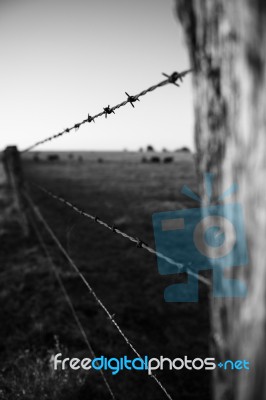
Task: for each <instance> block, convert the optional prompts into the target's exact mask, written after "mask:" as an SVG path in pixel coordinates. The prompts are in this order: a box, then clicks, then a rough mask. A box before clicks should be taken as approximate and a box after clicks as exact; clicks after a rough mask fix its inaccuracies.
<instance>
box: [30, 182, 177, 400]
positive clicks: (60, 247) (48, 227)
mask: <svg viewBox="0 0 266 400" xmlns="http://www.w3.org/2000/svg"><path fill="white" fill-rule="evenodd" d="M23 194H24V196H25V198H26V200H27V202H28V204H29V206H30V207H31V209H32V210H33V212H34V214H35V215H36V217H37V218H38V219H39V221H40V222H42V224H43V226H44V228H45V229H46V231H47V233H49V235H50V236H51V238H52V239H53V241H54V242H55V244H56V245H57V247H58V248H59V250H60V251H61V253H62V254H63V255H64V256H65V258H66V259H67V260H68V262H69V264H70V265H71V266H72V268H73V269H74V270H75V271H76V273H77V274H78V275H79V277H80V278H81V280H82V281H83V282H84V284H85V285H86V287H87V288H88V290H89V292H90V293H91V295H92V296H93V297H94V299H95V300H96V302H97V303H98V304H99V306H100V307H101V308H102V309H103V310H104V312H105V313H106V315H107V316H108V318H109V319H110V321H111V322H112V323H113V325H114V326H115V327H116V329H117V330H118V332H119V333H120V335H121V336H122V338H123V339H124V341H125V342H126V343H127V345H128V346H129V347H130V348H131V350H132V351H133V352H134V353H135V354H136V355H137V357H138V358H141V359H143V358H142V357H141V355H140V354H139V353H138V351H137V350H136V349H135V347H134V346H133V345H132V344H131V342H130V341H129V339H128V338H127V336H126V335H125V334H124V332H123V331H122V329H121V328H120V326H119V325H118V323H117V322H116V321H115V319H114V317H113V316H112V314H111V313H110V312H109V311H108V309H107V307H106V306H105V305H104V304H103V302H102V301H101V300H100V299H99V297H98V296H97V294H96V293H95V291H94V290H93V289H92V287H91V285H90V284H89V282H88V281H87V279H86V278H85V276H84V275H83V274H82V272H81V271H80V270H79V268H78V267H77V265H76V264H75V263H74V261H73V260H72V258H71V257H70V256H69V254H68V253H67V251H66V250H65V248H64V247H63V246H62V244H61V242H60V241H59V239H58V238H57V237H56V235H55V233H54V232H53V230H52V229H51V228H50V226H49V225H48V223H47V222H46V221H45V219H44V217H43V216H42V214H41V212H40V210H39V208H38V207H37V206H36V205H35V204H34V203H33V200H32V199H31V196H30V195H29V193H28V192H27V191H26V190H24V191H23ZM150 376H151V378H153V379H154V380H155V382H156V383H157V385H158V386H159V387H160V388H161V390H162V391H163V392H164V394H165V396H166V397H167V398H168V399H169V400H173V398H172V397H171V395H170V394H169V393H168V391H167V390H166V388H165V387H164V386H163V384H162V383H161V382H160V381H159V379H158V378H157V377H156V376H155V375H154V374H151V375H150Z"/></svg>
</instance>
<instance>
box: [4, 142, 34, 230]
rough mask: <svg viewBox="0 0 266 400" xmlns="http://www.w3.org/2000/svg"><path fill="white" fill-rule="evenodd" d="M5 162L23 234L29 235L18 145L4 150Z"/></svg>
mask: <svg viewBox="0 0 266 400" xmlns="http://www.w3.org/2000/svg"><path fill="white" fill-rule="evenodd" d="M3 163H4V168H5V172H6V175H7V181H8V184H9V186H10V187H11V190H12V200H13V206H14V208H15V209H16V211H17V213H18V217H19V222H20V225H21V228H22V232H23V235H24V236H25V237H27V236H28V235H29V224H28V219H27V215H26V207H25V200H24V197H23V195H22V191H23V188H24V179H23V171H22V166H21V162H20V153H19V151H18V149H17V147H16V146H8V147H7V148H6V149H5V150H4V157H3Z"/></svg>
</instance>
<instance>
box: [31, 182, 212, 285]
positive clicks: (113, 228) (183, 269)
mask: <svg viewBox="0 0 266 400" xmlns="http://www.w3.org/2000/svg"><path fill="white" fill-rule="evenodd" d="M29 183H30V184H32V185H34V186H35V187H36V188H37V189H39V190H41V191H42V192H43V193H45V194H46V195H48V196H49V197H51V198H53V199H55V200H57V201H59V202H61V203H62V204H64V205H65V206H67V207H69V208H70V209H71V210H73V211H75V212H76V213H78V214H79V215H81V216H83V217H85V218H88V219H90V220H92V221H94V222H95V223H98V224H99V225H102V226H103V227H105V228H106V229H108V230H110V231H111V232H113V233H116V234H118V235H120V236H122V237H124V238H125V239H127V240H129V241H131V242H133V243H135V244H136V247H137V248H142V249H145V250H146V251H148V252H149V253H151V254H153V255H155V256H157V257H158V258H161V259H163V260H164V261H166V262H168V263H169V264H171V265H174V266H175V267H176V268H177V272H179V273H181V272H184V273H187V274H188V275H191V276H194V277H195V278H197V279H198V280H199V281H201V282H202V283H204V284H205V285H207V286H211V282H210V281H209V280H208V279H207V278H205V277H203V276H200V275H198V274H196V273H195V272H193V271H192V270H191V269H190V268H188V267H187V266H184V265H183V264H180V263H177V262H176V261H174V260H173V259H172V258H170V257H167V256H166V255H165V254H162V253H160V252H158V251H156V250H154V249H153V248H152V247H150V246H148V245H147V244H146V243H145V242H144V241H142V240H141V239H139V238H138V237H133V236H131V235H129V234H127V233H126V232H123V231H121V230H120V229H119V228H117V227H116V226H114V225H110V224H109V223H107V222H105V221H103V220H101V219H100V218H99V217H98V216H95V215H92V214H89V213H87V212H85V211H83V210H81V209H80V208H78V207H77V206H75V205H74V204H72V203H70V202H69V201H68V200H65V199H64V198H63V197H61V196H57V195H56V194H54V193H52V192H50V191H49V190H47V189H45V188H44V187H43V186H40V185H38V184H36V183H33V182H29Z"/></svg>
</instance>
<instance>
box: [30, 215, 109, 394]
mask: <svg viewBox="0 0 266 400" xmlns="http://www.w3.org/2000/svg"><path fill="white" fill-rule="evenodd" d="M30 222H31V224H32V226H33V229H34V231H35V233H36V236H37V238H38V240H39V242H40V245H41V247H42V249H43V251H44V254H45V255H46V258H47V260H48V261H49V263H50V265H51V267H52V269H53V272H54V275H55V277H56V280H57V282H58V284H59V286H60V289H61V290H62V293H63V295H64V297H65V299H66V302H67V304H68V306H69V308H70V310H71V313H72V315H73V318H74V320H75V322H76V324H77V326H78V328H79V330H80V333H81V335H82V336H83V339H84V342H85V343H86V345H87V347H88V349H89V352H90V354H91V355H92V357H93V358H96V355H95V352H94V350H93V348H92V346H91V344H90V341H89V339H88V336H87V334H86V332H85V329H84V328H83V325H82V323H81V321H80V319H79V317H78V315H77V313H76V310H75V307H74V305H73V303H72V301H71V298H70V296H69V294H68V292H67V290H66V288H65V285H64V283H63V281H62V279H61V276H60V274H59V272H58V269H57V267H56V266H55V264H54V262H53V259H52V257H51V255H50V253H49V251H48V248H47V246H46V244H45V242H44V239H43V237H42V235H41V232H40V230H39V229H38V227H37V224H36V223H35V221H34V218H31V220H30ZM97 364H98V362H97ZM100 374H101V376H102V378H103V381H104V384H105V386H106V388H107V390H108V392H109V393H110V395H111V398H112V399H113V400H116V397H115V395H114V393H113V391H112V389H111V387H110V385H109V383H108V381H107V379H106V376H105V374H104V372H103V370H102V369H100Z"/></svg>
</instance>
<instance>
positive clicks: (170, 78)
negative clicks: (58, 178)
mask: <svg viewBox="0 0 266 400" xmlns="http://www.w3.org/2000/svg"><path fill="white" fill-rule="evenodd" d="M191 71H192V70H191V69H189V70H186V71H183V72H180V73H179V72H173V73H172V74H171V75H167V74H165V73H163V75H164V76H165V77H167V79H165V80H164V81H161V82H159V83H157V84H156V85H154V86H151V87H149V88H148V89H146V90H143V91H142V92H140V93H139V94H136V95H134V96H131V95H129V94H128V93H127V92H125V94H126V96H127V100H125V101H123V102H122V103H119V104H117V105H116V106H113V107H110V105H108V106H107V107H104V108H103V111H102V112H100V113H98V114H96V115H94V116H91V115H90V114H88V117H87V118H86V119H84V120H83V121H81V122H77V123H75V124H74V125H73V126H71V127H70V128H66V129H64V130H63V131H62V132H59V133H56V134H55V135H52V136H49V137H47V138H45V139H43V140H40V141H37V142H35V143H34V144H33V145H31V146H29V147H27V148H26V149H25V150H23V151H22V152H21V153H26V152H28V151H30V150H32V149H34V148H35V147H37V146H39V145H41V144H44V143H46V142H49V141H51V140H54V139H57V138H59V137H60V136H63V135H65V134H66V133H69V132H70V131H72V130H74V129H75V130H77V129H79V128H80V127H81V126H82V125H83V124H86V123H91V122H92V121H93V122H95V119H96V118H99V117H102V116H103V115H105V118H107V115H109V114H115V110H118V109H119V108H120V107H124V106H125V105H127V104H128V103H130V104H131V105H132V107H134V103H135V102H136V101H139V98H140V97H142V96H145V95H146V94H147V93H150V92H153V91H154V90H156V89H158V88H159V87H162V86H165V85H168V84H169V83H172V84H174V85H176V86H178V87H179V85H178V84H177V81H178V80H180V81H181V82H182V81H183V78H184V77H185V76H186V75H187V74H188V73H190V72H191Z"/></svg>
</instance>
